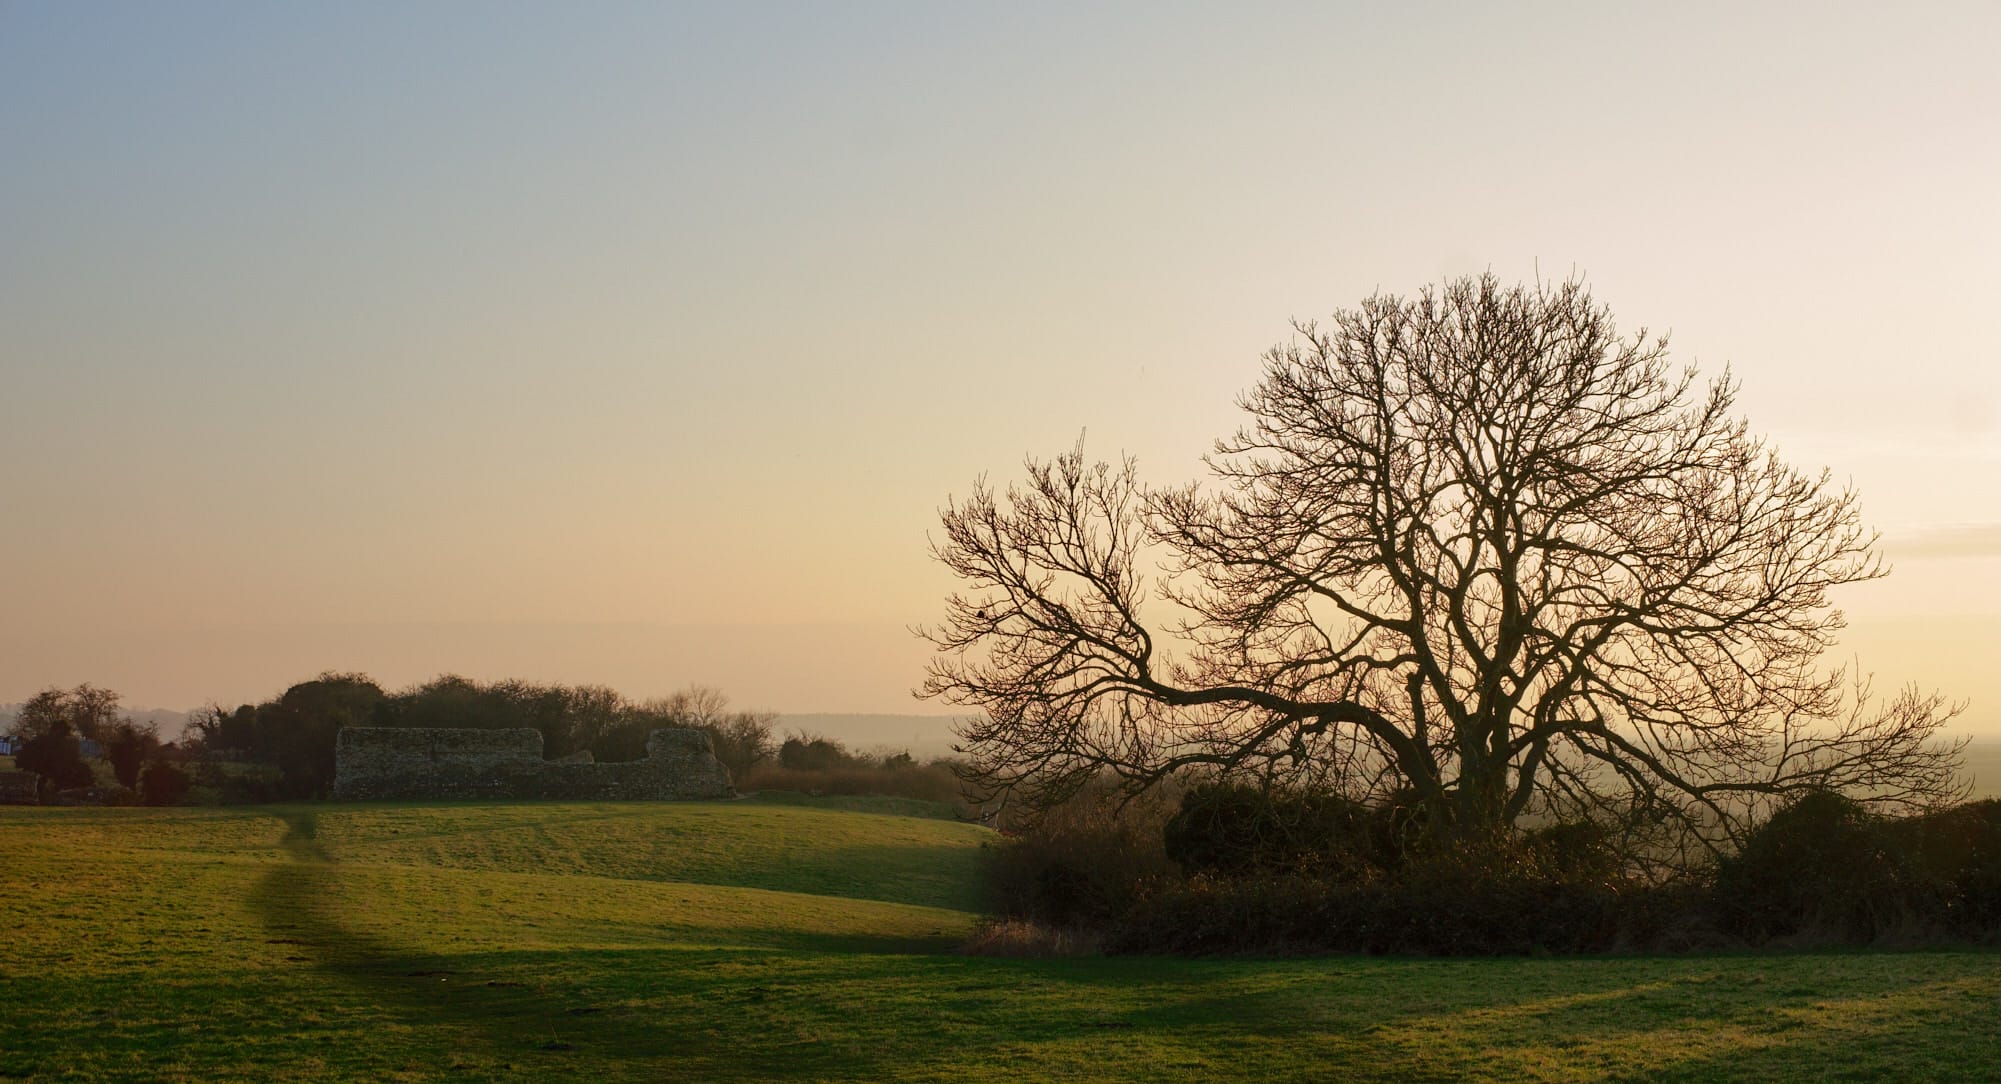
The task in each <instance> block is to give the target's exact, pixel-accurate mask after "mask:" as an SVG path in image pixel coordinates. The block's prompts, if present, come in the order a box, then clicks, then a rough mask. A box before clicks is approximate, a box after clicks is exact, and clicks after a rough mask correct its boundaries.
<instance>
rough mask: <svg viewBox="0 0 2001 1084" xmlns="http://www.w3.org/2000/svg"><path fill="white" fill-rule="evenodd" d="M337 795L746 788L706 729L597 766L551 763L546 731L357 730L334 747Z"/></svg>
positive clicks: (727, 794)
mask: <svg viewBox="0 0 2001 1084" xmlns="http://www.w3.org/2000/svg"><path fill="white" fill-rule="evenodd" d="M333 796H334V797H335V798H337V799H343V800H357V801H358V800H367V799H377V798H568V799H580V800H590V801H623V800H640V801H660V800H670V799H678V798H734V797H736V790H735V789H734V788H733V787H732V786H731V785H730V774H729V770H728V769H726V768H724V767H723V765H722V762H721V761H719V760H717V759H716V754H715V751H714V749H713V748H712V747H711V746H710V744H709V735H708V734H707V733H705V732H703V731H700V730H656V731H654V732H653V733H652V734H651V735H649V736H648V737H647V739H646V759H645V760H633V761H625V762H621V763H611V764H592V763H589V762H588V761H574V760H565V761H550V760H543V759H542V734H541V732H540V731H536V730H528V729H520V730H446V729H435V728H424V727H383V726H350V727H343V728H341V732H340V735H339V736H338V737H337V738H336V739H335V741H334V788H333Z"/></svg>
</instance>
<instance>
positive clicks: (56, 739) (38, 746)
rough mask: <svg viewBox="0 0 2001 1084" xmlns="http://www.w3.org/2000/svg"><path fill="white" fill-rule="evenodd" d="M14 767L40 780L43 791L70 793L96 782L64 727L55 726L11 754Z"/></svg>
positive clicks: (68, 730)
mask: <svg viewBox="0 0 2001 1084" xmlns="http://www.w3.org/2000/svg"><path fill="white" fill-rule="evenodd" d="M14 766H15V767H16V768H19V769H20V770H22V771H24V772H34V773H35V774H36V775H39V776H41V777H42V786H43V788H44V789H46V790H57V791H60V790H74V789H76V788H79V787H88V786H90V785H91V784H92V783H93V782H95V781H96V778H95V776H94V775H93V774H92V773H91V770H90V765H88V764H86V763H84V759H83V752H82V749H81V747H80V746H79V745H78V743H77V739H76V735H75V734H74V733H73V732H71V730H70V728H69V724H68V723H63V722H58V723H56V724H55V725H54V726H51V727H50V728H49V729H47V730H45V731H43V732H42V733H41V734H40V735H38V736H36V737H34V738H31V739H29V741H28V742H27V744H25V745H23V746H21V748H20V749H19V750H18V751H16V752H15V754H14Z"/></svg>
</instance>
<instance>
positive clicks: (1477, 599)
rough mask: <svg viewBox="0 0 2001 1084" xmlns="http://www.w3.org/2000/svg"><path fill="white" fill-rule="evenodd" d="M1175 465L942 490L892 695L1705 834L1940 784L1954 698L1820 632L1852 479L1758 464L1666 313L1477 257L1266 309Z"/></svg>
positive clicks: (1089, 740) (1865, 534) (1219, 758)
mask: <svg viewBox="0 0 2001 1084" xmlns="http://www.w3.org/2000/svg"><path fill="white" fill-rule="evenodd" d="M1294 330H1295V334H1294V336H1293V338H1292V339H1291V341H1290V342H1287V343H1285V344H1283V345H1281V346H1278V347H1276V348H1274V349H1272V350H1271V351H1269V352H1268V353H1267V354H1266V355H1265V357H1264V365H1263V373H1262V376H1261V379H1260V380H1259V381H1258V383H1257V384H1256V385H1255V386H1254V387H1253V388H1252V389H1251V390H1250V391H1249V392H1248V393H1247V394H1245V395H1244V396H1243V397H1242V399H1241V400H1240V405H1241V406H1242V407H1243V409H1244V410H1245V411H1246V412H1247V414H1248V415H1249V420H1248V422H1247V423H1246V424H1245V425H1244V426H1243V428H1242V429H1240V430H1239V431H1238V432H1237V433H1236V434H1235V435H1233V436H1231V437H1229V438H1227V439H1224V440H1220V441H1218V442H1217V443H1216V445H1215V447H1214V451H1213V453H1212V454H1211V455H1210V456H1209V457H1208V458H1207V463H1208V465H1209V468H1210V471H1211V475H1212V477H1211V478H1210V479H1208V480H1207V482H1206V483H1196V484H1189V485H1185V486H1180V487H1172V488H1155V487H1149V486H1146V485H1143V484H1142V483H1141V482H1140V481H1139V479H1138V475H1137V471H1136V467H1135V464H1134V463H1133V462H1132V461H1131V460H1130V459H1126V460H1124V461H1123V462H1120V463H1103V462H1099V463H1095V464H1094V463H1090V462H1087V460H1086V458H1085V455H1084V452H1083V446H1082V443H1081V441H1080V442H1079V444H1078V446H1077V447H1076V448H1074V449H1072V450H1071V451H1069V452H1066V453H1064V454H1061V455H1058V456H1057V457H1056V458H1055V459H1054V460H1051V461H1040V460H1035V459H1030V460H1029V461H1028V463H1027V477H1026V479H1025V481H1023V482H1020V483H1018V484H1015V485H1011V486H1009V487H1007V488H1006V489H1005V490H1004V491H997V490H996V489H995V488H993V487H992V486H990V485H989V484H987V482H986V481H985V480H984V479H982V480H981V481H979V482H978V483H976V484H975V486H974V489H973V491H972V493H971V495H970V496H968V497H967V498H965V499H964V500H962V501H954V502H952V503H950V504H949V505H948V506H947V507H946V508H945V509H944V511H943V513H942V520H943V527H944V535H943V538H942V539H940V540H936V541H935V542H934V552H935V554H936V556H937V558H938V559H939V560H941V561H942V562H943V563H944V564H945V565H946V567H948V568H949V569H950V570H951V571H952V572H953V573H955V574H956V575H957V576H958V578H959V579H960V581H961V588H960V590H959V591H958V592H957V593H955V594H954V595H952V596H951V597H950V598H949V599H948V600H947V613H946V618H945V620H944V621H943V623H942V624H940V625H938V626H936V627H933V628H929V629H926V630H923V632H924V634H925V635H926V636H928V637H929V638H930V639H931V641H932V642H933V643H934V644H935V646H936V647H937V648H938V649H939V652H940V653H939V654H938V656H937V657H936V658H935V659H934V661H933V663H932V665H931V668H930V672H929V676H928V678H927V680H926V682H925V684H924V686H923V688H922V689H921V690H920V692H921V693H922V694H923V695H926V696H931V697H938V698H942V699H945V700H947V701H949V702H952V703H956V704H961V705H967V706H971V707H975V708H978V709H980V710H981V711H982V712H983V717H982V718H981V719H979V720H978V721H976V722H973V723H971V724H969V725H967V726H966V727H965V729H964V730H963V731H962V739H963V742H964V746H963V751H965V752H967V753H970V754H971V755H972V757H973V762H974V767H975V771H976V772H977V774H978V776H979V777H980V779H981V780H982V781H984V782H985V783H986V784H987V785H989V786H993V787H1005V788H1014V789H1016V790H1026V791H1029V792H1031V796H1040V797H1043V798H1053V797H1056V796H1059V795H1061V794H1063V793H1066V792H1068V791H1069V790H1071V789H1074V788H1075V787H1076V786H1078V785H1080V784H1081V783H1082V782H1083V781H1085V780H1087V779H1090V778H1094V777H1097V776H1099V775H1101V774H1104V773H1112V774H1115V775H1117V776H1118V777H1119V778H1121V779H1123V780H1124V781H1125V782H1126V783H1127V785H1128V786H1129V787H1132V788H1144V787H1146V786H1148V785H1151V784H1153V783H1155V782H1158V781H1159V780H1161V779H1163V778H1165V777H1167V776H1169V775H1171V774H1174V773H1176V772H1179V771H1182V770H1184V769H1206V770H1209V771H1212V772H1217V773H1222V774H1226V775H1228V774H1239V775H1251V776H1255V777H1258V778H1262V779H1265V780H1267V781H1285V782H1294V783H1304V784H1312V785H1316V786H1320V787H1325V788H1329V789H1333V790H1337V791H1340V792H1342V793H1344V794H1347V795H1349V796H1351V797H1355V798H1361V799H1366V800H1373V801H1397V802H1404V803H1408V804H1410V805H1412V806H1414V807H1416V808H1418V809H1421V810H1422V811H1423V812H1424V814H1425V816H1426V817H1427V818H1428V819H1429V820H1430V821H1431V822H1432V823H1435V824H1440V825H1453V826H1456V827H1457V828H1458V829H1461V830H1467V831H1474V830H1487V829H1494V828H1505V827H1506V826H1507V825H1511V824H1514V823H1516V822H1517V821H1518V820H1520V819H1521V818H1523V817H1524V816H1528V815H1532V814H1533V815H1539V816H1562V817H1591V818H1604V817H1612V816H1618V817H1626V818H1630V819H1638V820H1644V821H1648V822H1650V823H1654V824H1663V823H1665V824H1671V825H1678V826H1680V827H1682V828H1685V829H1688V830H1689V832H1690V833H1691V834H1692V835H1693V836H1694V837H1696V838H1700V839H1704V840H1709V841H1712V842H1713V841H1715V840H1718V839H1720V838H1721V837H1722V836H1723V835H1725V834H1728V833H1730V832H1732V831H1735V830H1737V829H1738V828H1739V827H1740V826H1741V825H1742V824H1743V823H1745V818H1746V816H1747V815H1748V814H1750V813H1752V812H1754V811H1756V810H1758V809H1760V808H1762V807H1764V806H1768V805H1769V804H1770V803H1771V802H1772V801H1773V800H1776V799H1781V798H1783V797H1785V796H1788V795H1794V794H1798V793H1801V792H1803V791H1805V790H1809V789H1835V790H1844V791H1848V792H1850V793H1853V794H1856V795H1857V796H1859V797H1863V798H1866V799H1869V800H1872V801H1875V802H1878V803H1884V804H1890V805H1904V806H1925V805H1929V804H1933V803H1935V802H1937V801H1940V800H1944V799H1947V798H1950V797H1953V796H1954V795H1955V794H1956V793H1957V791H1956V783H1955V781H1954V770H1955V766H1956V763H1957V752H1958V749H1957V747H1956V746H1954V745H1951V744H1950V743H1946V742H1942V741H1940V740H1939V738H1940V729H1941V727H1942V726H1943V725H1944V724H1945V723H1946V722H1947V720H1949V719H1950V718H1951V716H1952V715H1953V714H1954V711H1955V708H1954V706H1953V705H1951V704H1949V703H1947V702H1946V701H1944V700H1943V699H1942V698H1940V697H1939V696H1936V695H1921V694H1919V693H1917V692H1916V691H1906V692H1904V693H1903V694H1901V695H1899V696H1896V697H1894V698H1892V699H1890V700H1888V701H1887V702H1879V701H1877V700H1875V699H1873V698H1872V697H1871V696H1870V695H1869V692H1868V688H1867V682H1866V681H1862V680H1858V679H1856V678H1854V677H1853V676H1851V675H1849V674H1847V673H1846V672H1844V671H1843V670H1842V669H1840V668H1831V667H1827V666H1825V665H1824V664H1823V662H1822V656H1823V653H1824V652H1825V651H1826V650H1827V649H1828V648H1829V647H1830V646H1831V645H1832V644H1833V643H1834V639H1835V634H1836V633H1837V632H1838V630H1840V629H1841V628H1842V627H1843V620H1842V616H1841V614H1840V612H1839V611H1838V610H1837V609H1835V608H1834V607H1833V606H1832V605H1831V602H1830V597H1829V592H1830V591H1831V590H1832V589H1834V588H1836V587H1839V586H1841V585H1843V584H1849V583H1855V582H1858V581H1863V580H1869V579H1873V578H1875V577H1877V576H1880V575H1883V574H1884V572H1885V569H1884V566H1883V565H1882V563H1881V562H1880V560H1879V558H1878V556H1877V554H1876V552H1875V543H1876V536H1875V535H1874V534H1873V533H1871V532H1869V531H1868V530H1866V529H1865V528H1864V527H1863V526H1862V524H1861V520H1860V513H1859V506H1858V502H1857V497H1856V494H1855V493H1854V492H1852V491H1850V490H1847V489H1842V488H1837V487H1835V486H1834V485H1833V484H1832V483H1831V481H1830V479H1829V476H1828V475H1827V474H1826V473H1825V472H1820V473H1818V474H1813V473H1807V472H1803V471H1801V470H1798V469H1796V468H1795V467H1793V466H1791V465H1788V464H1787V463H1786V462H1785V461H1784V460H1782V459H1781V458H1780V457H1779V456H1778V455H1777V454H1776V453H1775V452H1774V451H1773V450H1772V449H1771V448H1770V447H1769V446H1768V444H1767V443H1766V442H1765V441H1764V440H1763V439H1761V438H1759V437H1758V436H1755V435H1753V434H1752V433H1751V432H1750V430H1749V428H1748V426H1747V424H1746V422H1745V421H1743V420H1742V419H1741V418H1739V417H1737V416H1736V415H1735V414H1734V413H1733V405H1734V401H1735V397H1736V392H1737V385H1736V383H1735V382H1734V381H1733V380H1732V379H1731V377H1730V376H1729V374H1728V373H1727V372H1726V373H1725V374H1724V375H1723V376H1721V377H1719V378H1717V379H1714V380H1711V381H1708V382H1706V383H1703V382H1700V381H1699V380H1698V374H1697V372H1696V371H1695V370H1694V368H1693V367H1678V366H1676V365H1674V364H1672V363H1671V362H1670V360H1669V355H1668V349H1667V341H1666V339H1665V337H1651V336H1649V335H1648V333H1647V332H1645V331H1644V330H1642V331H1640V332H1638V333H1636V334H1633V335H1630V336H1622V335H1620V334H1619V333H1618V331H1617V329H1616V327H1615V325H1614V323H1613V320H1612V318H1611V315H1610V312H1609V311H1608V310H1607V309H1606V308H1605V307H1604V306H1602V305H1600V304H1598V303H1596V302H1595V301H1594V300H1593V299H1592V298H1591V297H1590V295H1589V292H1588V291H1587V290H1586V289H1585V288H1584V286H1583V285H1581V284H1580V283H1577V282H1574V281H1573V282H1567V283H1563V284H1558V285H1535V286H1516V287H1504V286H1503V285H1502V284H1501V283H1499V282H1498V281H1496V280H1495V279H1494V278H1493V277H1492V276H1491V275H1489V276H1483V277H1480V278H1468V279H1458V280H1454V281H1450V282H1447V283H1445V284H1443V285H1441V286H1439V287H1435V288H1427V289H1425V290H1423V291H1422V292H1421V293H1420V294H1418V295H1417V296H1416V297H1414V298H1400V297H1395V296H1388V295H1377V296H1375V297H1372V298H1370V299H1368V300H1366V301H1364V302H1363V303H1362V304H1361V306H1360V307H1359V308H1357V309H1354V310H1349V311H1343V312H1340V313H1337V314H1336V315H1335V316H1334V318H1333V320H1332V323H1331V324H1329V325H1327V326H1324V327H1323V326H1320V325H1316V324H1312V323H1304V324H1298V325H1295V329H1294Z"/></svg>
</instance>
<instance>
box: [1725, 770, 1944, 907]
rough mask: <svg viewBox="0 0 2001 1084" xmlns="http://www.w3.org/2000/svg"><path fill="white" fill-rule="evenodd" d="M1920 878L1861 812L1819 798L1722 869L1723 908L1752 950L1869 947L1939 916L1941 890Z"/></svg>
mask: <svg viewBox="0 0 2001 1084" xmlns="http://www.w3.org/2000/svg"><path fill="white" fill-rule="evenodd" d="M1914 873H1915V871H1914V870H1913V869H1912V868H1911V867H1910V865H1909V864H1908V863H1906V862H1904V861H1902V860H1901V859H1900V856H1899V855H1898V854H1897V853H1896V852H1895V851H1894V850H1893V848H1892V847H1890V846H1889V838H1888V833H1887V832H1886V831H1885V830H1884V828H1883V826H1882V824H1881V823H1880V822H1879V820H1878V819H1877V818H1876V817H1874V816H1872V815H1871V814H1870V813H1869V812H1868V810H1866V809H1864V808H1863V807H1862V805H1861V804H1860V803H1858V802H1856V801H1855V800H1854V799H1851V798H1848V797H1846V796H1844V795H1841V794H1838V793H1835V792H1833V791H1811V792H1809V793H1806V794H1804V795H1801V796H1800V797H1799V798H1797V799H1795V800H1793V801H1792V802H1790V803H1788V804H1787V805H1786V806H1785V807H1783V808H1781V809H1780V810H1779V811H1778V812H1776V813H1774V814H1772V816H1771V818H1770V819H1768V820H1766V821H1765V822H1764V823H1763V824H1761V825H1759V826H1758V827H1757V828H1755V829H1753V830H1752V831H1751V833H1750V834H1749V835H1748V836H1746V837H1745V839H1744V843H1743V846H1742V847H1741V848H1740V849H1739V851H1738V852H1737V853H1736V854H1734V855H1731V856H1729V857H1728V858H1725V859H1723V860H1722V861H1721V862H1719V863H1718V864H1717V869H1716V885H1715V891H1716V902H1717V906H1718V908H1719V910H1720V912H1721V914H1722V916H1723V918H1724V921H1725V923H1726V924H1727V926H1728V927H1729V928H1730V929H1731V930H1732V931H1733V932H1735V933H1738V934H1741V935H1742V936H1745V937H1748V938H1750V939H1752V940H1754V941H1763V940H1769V939H1772V938H1806V939H1811V940H1835V941H1869V940H1874V939H1875V938H1877V937H1878V936H1881V935H1882V934H1884V933H1887V932H1889V931H1891V930H1893V929H1899V928H1909V927H1910V926H1911V925H1912V924H1913V923H1916V922H1922V921H1923V920H1924V919H1925V918H1926V917H1928V915H1927V912H1935V910H1936V907H1935V903H1936V901H1935V900H1932V899H1928V898H1927V897H1928V896H1930V895H1931V888H1932V887H1933V886H1930V885H1927V884H1925V883H1923V881H1922V879H1921V878H1917V877H1914V876H1913V874H1914Z"/></svg>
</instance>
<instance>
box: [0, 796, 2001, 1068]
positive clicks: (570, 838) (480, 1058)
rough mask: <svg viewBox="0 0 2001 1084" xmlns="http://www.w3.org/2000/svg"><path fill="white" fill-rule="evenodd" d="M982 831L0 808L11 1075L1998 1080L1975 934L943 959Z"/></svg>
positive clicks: (546, 815)
mask: <svg viewBox="0 0 2001 1084" xmlns="http://www.w3.org/2000/svg"><path fill="white" fill-rule="evenodd" d="M831 804H832V803H829V805H831ZM848 804H850V805H852V804H853V803H848ZM985 839H986V836H985V834H984V833H983V832H981V830H979V829H976V828H971V827H968V826H965V825H958V824H953V823H950V822H946V821H937V820H924V819H921V818H913V817H898V816H880V815H873V814H870V813H868V812H866V811H865V810H862V811H858V810H855V809H835V808H823V807H815V806H813V805H810V804H807V805H801V804H796V803H794V804H779V803H758V802H737V803H701V804H686V805H561V806H554V805H488V806H479V805H454V804H428V805H427V804H409V805H382V806H375V805H366V806H337V805H316V806H293V807H276V808H264V809H242V810H4V811H0V925H4V928H6V929H9V930H11V931H13V935H12V937H13V940H12V943H11V944H10V945H9V946H8V949H7V951H6V952H4V953H0V1007H4V1014H0V1076H7V1077H29V1078H36V1079H59V1078H62V1077H64V1076H74V1077H77V1078H84V1079H134V1080H159V1079H165V1080H175V1079H181V1080H228V1079H236V1080H332V1079H371V1080H375V1079H391V1080H393V1079H405V1080H432V1079H455V1080H457V1079H465V1080H489V1079H492V1080H545V1079H588V1080H594V1081H595V1080H606V1081H620V1080H703V1081H707V1080H715V1081H748V1080H767V1079H779V1078H784V1079H815V1080H854V1081H861V1080H966V1079H982V1080H1024V1081H1027V1080H1160V1079H1190V1080H1198V1079H1199V1080H1209V1079H1236V1080H1329V1079H1342V1080H1427V1079H1428V1080H1448V1079H1469V1078H1472V1079H1540V1080H1594V1079H1634V1080H1637V1079H1665V1080H1690V1081H1695V1080H1715V1079H1725V1080H1730V1079H1735V1080H1761V1081H1785V1080H1830V1079H1831V1080H1843V1079H1847V1080H1886V1079H1957V1080H1991V1079H1996V1078H2001V955H1997V954H1995V953H1993V952H1927V953H1868V954H1836V955H1803V956H1778V955H1769V956H1767V955H1739V956H1712V957H1676V958H1648V957H1642V958H1618V959H1581V960H1555V959H1552V960H1374V959H1351V958H1333V959H1314V960H1278V961H1273V960H1194V961H1189V960H1164V959H1109V960H1107V959H1080V960H993V959H978V958H968V957H962V956H955V955H951V954H950V949H951V947H952V946H953V945H954V944H956V943H957V942H958V940H959V939H960V938H961V937H962V936H963V935H964V933H965V932H966V931H967V930H968V929H969V928H970V926H971V923H972V922H973V920H974V919H973V915H972V913H971V912H972V907H973V904H974V900H975V898H976V897H975V896H974V895H973V887H974V884H975V880H974V873H975V870H976V866H977V862H978V860H979V848H980V845H981V843H982V842H983V841H984V840H985Z"/></svg>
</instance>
